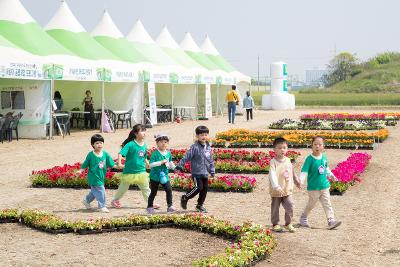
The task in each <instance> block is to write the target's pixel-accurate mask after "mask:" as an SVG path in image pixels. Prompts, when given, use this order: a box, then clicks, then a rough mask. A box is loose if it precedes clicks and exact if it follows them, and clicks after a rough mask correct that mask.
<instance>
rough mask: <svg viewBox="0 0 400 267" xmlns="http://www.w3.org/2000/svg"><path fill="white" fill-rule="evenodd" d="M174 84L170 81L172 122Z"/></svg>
mask: <svg viewBox="0 0 400 267" xmlns="http://www.w3.org/2000/svg"><path fill="white" fill-rule="evenodd" d="M174 113H175V112H174V84H173V83H171V122H174V117H175V114H174Z"/></svg>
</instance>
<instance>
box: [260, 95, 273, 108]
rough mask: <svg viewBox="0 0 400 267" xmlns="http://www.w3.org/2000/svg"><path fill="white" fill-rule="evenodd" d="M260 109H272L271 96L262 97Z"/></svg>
mask: <svg viewBox="0 0 400 267" xmlns="http://www.w3.org/2000/svg"><path fill="white" fill-rule="evenodd" d="M261 108H262V109H271V108H272V101H271V95H263V96H262V101H261Z"/></svg>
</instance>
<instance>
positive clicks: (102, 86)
mask: <svg viewBox="0 0 400 267" xmlns="http://www.w3.org/2000/svg"><path fill="white" fill-rule="evenodd" d="M104 107H105V98H104V79H103V80H102V81H101V118H102V119H103V114H104V109H105V108H104ZM100 121H101V123H100V124H101V127H100V132H101V133H103V123H104V122H103V120H100Z"/></svg>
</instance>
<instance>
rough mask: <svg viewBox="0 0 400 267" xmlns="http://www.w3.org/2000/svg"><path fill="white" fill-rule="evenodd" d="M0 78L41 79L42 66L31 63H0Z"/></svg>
mask: <svg viewBox="0 0 400 267" xmlns="http://www.w3.org/2000/svg"><path fill="white" fill-rule="evenodd" d="M0 78H16V79H32V80H38V79H43V78H44V77H43V69H42V65H39V64H33V63H19V62H18V63H17V62H6V63H0Z"/></svg>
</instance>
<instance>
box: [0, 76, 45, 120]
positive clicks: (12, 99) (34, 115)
mask: <svg viewBox="0 0 400 267" xmlns="http://www.w3.org/2000/svg"><path fill="white" fill-rule="evenodd" d="M0 92H1V107H0V110H1V113H7V112H14V113H15V114H17V113H19V112H22V114H23V116H22V118H21V120H20V122H19V123H20V125H39V124H47V123H48V122H49V109H50V97H49V96H50V81H28V80H9V81H7V80H4V81H1V80H0ZM15 114H14V115H15Z"/></svg>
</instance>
